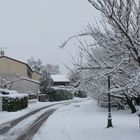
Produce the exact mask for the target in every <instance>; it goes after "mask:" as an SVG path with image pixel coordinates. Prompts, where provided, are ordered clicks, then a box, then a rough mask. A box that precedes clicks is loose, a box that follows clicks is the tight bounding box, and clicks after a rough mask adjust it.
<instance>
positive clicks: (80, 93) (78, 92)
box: [74, 90, 87, 98]
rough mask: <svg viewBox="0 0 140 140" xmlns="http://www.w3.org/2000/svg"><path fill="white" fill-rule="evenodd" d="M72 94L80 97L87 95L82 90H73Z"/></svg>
mask: <svg viewBox="0 0 140 140" xmlns="http://www.w3.org/2000/svg"><path fill="white" fill-rule="evenodd" d="M74 96H75V97H80V98H86V97H87V95H86V93H85V92H84V91H82V90H78V91H75V92H74Z"/></svg>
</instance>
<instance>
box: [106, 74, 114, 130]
mask: <svg viewBox="0 0 140 140" xmlns="http://www.w3.org/2000/svg"><path fill="white" fill-rule="evenodd" d="M109 127H113V125H112V118H111V99H110V76H108V123H107V128H109Z"/></svg>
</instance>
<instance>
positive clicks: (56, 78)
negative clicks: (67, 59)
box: [51, 75, 70, 86]
mask: <svg viewBox="0 0 140 140" xmlns="http://www.w3.org/2000/svg"><path fill="white" fill-rule="evenodd" d="M51 78H52V80H53V86H68V85H69V83H70V80H69V78H68V76H67V75H51Z"/></svg>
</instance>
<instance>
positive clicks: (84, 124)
mask: <svg viewBox="0 0 140 140" xmlns="http://www.w3.org/2000/svg"><path fill="white" fill-rule="evenodd" d="M112 122H113V126H114V127H113V128H106V126H107V109H103V108H100V107H99V106H97V104H96V102H95V101H93V100H87V101H84V102H80V103H72V104H70V105H68V106H63V107H61V108H60V109H58V110H57V111H56V112H55V113H53V115H52V116H50V117H49V119H48V121H47V122H46V123H45V124H44V125H43V126H42V127H41V129H40V130H39V132H38V133H37V134H36V135H35V137H34V139H33V140H118V139H119V140H139V139H140V128H139V118H138V117H137V115H136V114H131V113H130V112H129V110H127V111H117V110H113V111H112Z"/></svg>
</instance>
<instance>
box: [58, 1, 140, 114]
mask: <svg viewBox="0 0 140 140" xmlns="http://www.w3.org/2000/svg"><path fill="white" fill-rule="evenodd" d="M88 1H89V3H90V4H91V5H92V6H93V7H94V8H96V9H97V10H99V11H100V12H101V14H102V15H103V21H102V26H103V28H97V27H92V26H90V25H88V28H87V30H86V32H83V33H81V34H79V35H77V36H72V37H70V38H68V39H67V40H66V41H65V42H64V43H63V44H62V45H61V47H64V46H65V45H66V44H67V42H68V41H70V40H71V39H72V38H75V37H79V36H87V35H88V36H90V37H91V38H92V42H93V43H92V44H91V43H90V44H88V43H86V44H83V43H82V42H80V48H81V51H82V52H83V55H84V58H85V61H84V62H85V63H84V65H81V64H77V65H76V66H77V68H78V69H79V70H80V71H82V74H83V76H82V79H81V81H82V82H81V83H82V86H81V87H83V86H86V88H87V89H88V90H89V91H91V92H92V95H94V97H95V95H96V98H98V99H101V98H103V97H104V96H103V95H105V93H106V90H107V85H106V82H105V81H107V80H106V77H107V75H111V76H112V80H111V82H112V90H111V92H112V97H115V98H118V99H119V98H120V99H122V98H125V100H126V101H127V103H128V104H129V105H130V107H131V105H132V106H133V103H132V100H133V98H134V97H139V96H137V95H139V92H138V90H137V88H138V81H139V80H138V79H139V74H140V71H139V69H140V55H139V45H140V38H139V36H140V30H139V29H140V2H137V1H135V0H88ZM136 2H137V3H136ZM133 107H134V106H133ZM135 111H136V110H135V108H134V110H133V109H132V112H135Z"/></svg>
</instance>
